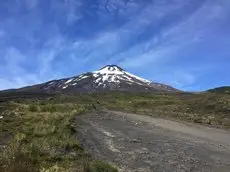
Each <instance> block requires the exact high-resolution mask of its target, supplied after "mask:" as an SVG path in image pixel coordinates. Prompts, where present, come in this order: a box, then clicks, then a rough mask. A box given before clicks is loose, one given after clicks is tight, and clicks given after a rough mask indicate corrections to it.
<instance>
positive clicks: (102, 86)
mask: <svg viewBox="0 0 230 172" xmlns="http://www.w3.org/2000/svg"><path fill="white" fill-rule="evenodd" d="M13 91H14V92H41V93H92V92H107V91H128V92H176V91H178V90H177V89H175V88H173V87H171V86H168V85H165V84H161V83H156V82H152V81H149V80H146V79H143V78H141V77H139V76H136V75H133V74H131V73H129V72H127V71H125V70H124V69H122V68H120V67H119V66H117V65H107V66H105V67H102V68H101V69H99V70H97V71H92V72H87V73H84V74H81V75H77V76H74V77H70V78H63V79H60V80H53V81H48V82H46V83H42V84H38V85H32V86H28V87H24V88H20V89H16V90H11V92H13Z"/></svg>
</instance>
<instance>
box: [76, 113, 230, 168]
mask: <svg viewBox="0 0 230 172" xmlns="http://www.w3.org/2000/svg"><path fill="white" fill-rule="evenodd" d="M76 120H77V123H78V128H77V130H78V131H79V132H78V133H79V134H78V140H79V141H80V143H81V144H82V145H83V147H85V149H86V150H88V151H89V153H90V154H92V155H93V156H94V157H95V158H97V159H101V160H106V161H109V162H111V163H113V164H114V165H116V166H117V167H119V169H120V171H124V172H129V171H130V172H174V171H175V172H187V171H189V172H199V171H200V172H229V171H230V132H228V131H223V130H219V129H213V128H207V127H202V126H196V125H191V124H182V123H178V122H174V121H169V120H165V119H156V118H151V117H148V116H141V115H135V114H127V113H121V112H98V113H91V114H84V115H81V116H78V117H77V118H76Z"/></svg>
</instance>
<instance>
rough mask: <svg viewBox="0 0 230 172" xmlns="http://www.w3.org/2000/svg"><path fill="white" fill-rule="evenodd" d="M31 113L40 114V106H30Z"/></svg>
mask: <svg viewBox="0 0 230 172" xmlns="http://www.w3.org/2000/svg"><path fill="white" fill-rule="evenodd" d="M29 111H30V112H38V111H39V109H38V106H37V105H35V104H30V105H29Z"/></svg>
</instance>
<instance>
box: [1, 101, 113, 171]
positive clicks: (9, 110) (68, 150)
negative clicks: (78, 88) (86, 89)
mask: <svg viewBox="0 0 230 172" xmlns="http://www.w3.org/2000/svg"><path fill="white" fill-rule="evenodd" d="M48 102H49V99H47V100H45V101H43V100H35V99H33V100H27V101H26V100H25V101H16V102H15V101H10V102H6V103H2V104H1V116H3V118H2V119H0V134H1V135H0V169H1V170H0V171H2V172H117V169H116V168H114V167H112V166H111V165H109V164H107V163H105V162H102V161H95V160H93V159H92V158H91V157H90V155H88V154H87V153H86V152H85V151H84V150H83V149H82V148H81V147H80V145H79V143H78V142H77V138H76V131H75V116H76V115H78V114H80V113H84V112H87V111H90V110H91V109H92V105H91V104H75V103H64V104H59V103H54V102H52V103H48Z"/></svg>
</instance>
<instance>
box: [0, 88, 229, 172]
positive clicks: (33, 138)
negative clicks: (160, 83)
mask: <svg viewBox="0 0 230 172" xmlns="http://www.w3.org/2000/svg"><path fill="white" fill-rule="evenodd" d="M31 96H32V97H31ZM0 102H1V103H0V116H3V118H2V119H0V152H1V154H0V169H1V171H3V172H30V171H31V172H62V171H63V172H64V171H67V172H68V171H69V172H115V171H117V170H116V169H115V168H113V167H112V166H111V165H109V164H107V163H105V162H102V161H96V160H93V159H92V158H91V157H90V155H88V154H87V153H86V152H85V151H84V150H83V149H82V148H81V147H80V146H79V143H78V142H77V139H76V131H75V125H76V121H75V116H76V115H78V114H80V113H84V112H87V111H92V110H94V109H96V110H101V109H110V110H120V111H125V112H132V113H138V114H143V115H149V116H154V117H162V118H171V119H178V120H184V121H188V122H193V123H200V124H205V125H209V126H214V127H223V128H230V95H229V94H217V93H212V92H211V93H210V92H206V93H199V94H198V93H197V94H192V93H171V94H164V93H123V92H110V93H98V94H96V93H95V94H77V95H52V96H51V95H48V96H46V95H42V97H39V98H36V96H35V97H34V95H32V94H30V95H28V97H23V95H22V97H20V96H15V95H13V94H11V95H10V97H7V94H4V97H1V96H0Z"/></svg>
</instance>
